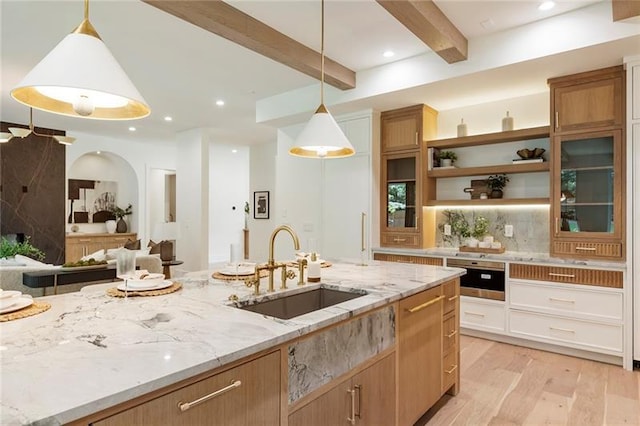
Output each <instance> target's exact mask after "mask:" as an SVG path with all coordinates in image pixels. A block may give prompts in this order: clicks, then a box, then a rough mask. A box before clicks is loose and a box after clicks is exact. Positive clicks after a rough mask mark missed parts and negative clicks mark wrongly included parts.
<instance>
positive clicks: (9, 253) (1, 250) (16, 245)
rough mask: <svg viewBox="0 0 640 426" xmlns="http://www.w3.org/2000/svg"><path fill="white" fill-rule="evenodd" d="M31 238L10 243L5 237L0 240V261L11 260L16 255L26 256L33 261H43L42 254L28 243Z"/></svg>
mask: <svg viewBox="0 0 640 426" xmlns="http://www.w3.org/2000/svg"><path fill="white" fill-rule="evenodd" d="M30 238H31V237H25V239H24V241H22V242H19V241H11V240H9V239H8V238H6V237H2V239H1V240H0V259H8V258H13V257H15V256H16V255H18V254H19V255H22V256H27V257H30V258H32V259H35V260H39V261H42V260H44V252H43V251H42V250H40V249H39V248H37V247H34V246H33V245H32V244H31V243H30V242H29V240H30Z"/></svg>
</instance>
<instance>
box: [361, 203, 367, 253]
mask: <svg viewBox="0 0 640 426" xmlns="http://www.w3.org/2000/svg"><path fill="white" fill-rule="evenodd" d="M366 221H367V214H366V213H365V212H362V216H361V218H360V251H365V250H366V249H367V247H366V246H365V241H364V240H365V238H364V232H365V223H366Z"/></svg>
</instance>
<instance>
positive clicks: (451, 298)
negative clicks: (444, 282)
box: [447, 294, 458, 302]
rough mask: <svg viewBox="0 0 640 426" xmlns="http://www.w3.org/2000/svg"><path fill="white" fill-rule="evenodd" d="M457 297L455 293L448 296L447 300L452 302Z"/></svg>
mask: <svg viewBox="0 0 640 426" xmlns="http://www.w3.org/2000/svg"><path fill="white" fill-rule="evenodd" d="M457 298H458V295H457V294H456V295H455V296H451V297H450V298H448V299H447V300H448V301H449V302H453V301H454V300H456V299H457Z"/></svg>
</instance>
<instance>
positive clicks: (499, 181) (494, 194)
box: [487, 173, 509, 198]
mask: <svg viewBox="0 0 640 426" xmlns="http://www.w3.org/2000/svg"><path fill="white" fill-rule="evenodd" d="M507 182H509V178H508V177H507V175H505V174H504V173H503V174H501V175H491V176H489V178H487V186H488V187H489V189H490V190H491V194H490V195H491V198H502V196H503V193H502V190H503V189H504V187H505V186H506V185H507Z"/></svg>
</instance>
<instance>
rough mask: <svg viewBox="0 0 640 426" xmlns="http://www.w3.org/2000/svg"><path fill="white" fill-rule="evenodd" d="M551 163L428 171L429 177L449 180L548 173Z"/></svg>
mask: <svg viewBox="0 0 640 426" xmlns="http://www.w3.org/2000/svg"><path fill="white" fill-rule="evenodd" d="M548 171H549V163H548V162H543V163H526V164H499V165H495V166H482V167H461V168H454V169H432V170H429V171H427V176H429V177H433V178H449V177H461V176H480V175H495V174H500V173H505V174H513V173H537V172H548Z"/></svg>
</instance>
